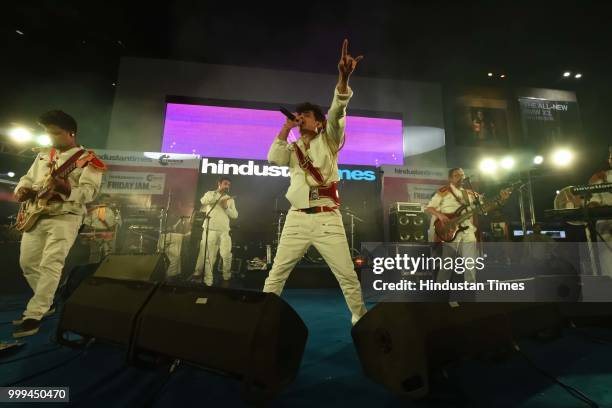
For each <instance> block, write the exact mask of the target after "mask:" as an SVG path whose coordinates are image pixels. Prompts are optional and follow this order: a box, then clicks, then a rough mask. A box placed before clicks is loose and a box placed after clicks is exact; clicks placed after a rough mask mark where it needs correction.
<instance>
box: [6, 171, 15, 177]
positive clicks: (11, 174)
mask: <svg viewBox="0 0 612 408" xmlns="http://www.w3.org/2000/svg"><path fill="white" fill-rule="evenodd" d="M6 175H7V176H9V177H11V178H13V177H15V173H14V172H12V171H9V172H8V173H6Z"/></svg>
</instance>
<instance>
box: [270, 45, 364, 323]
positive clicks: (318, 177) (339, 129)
mask: <svg viewBox="0 0 612 408" xmlns="http://www.w3.org/2000/svg"><path fill="white" fill-rule="evenodd" d="M347 48H348V40H344V43H343V45H342V54H341V57H340V61H339V63H338V71H339V78H338V83H337V85H336V88H335V92H334V98H333V101H332V104H331V107H330V109H329V111H328V113H327V119H326V118H325V115H324V114H323V112H322V111H321V108H319V107H318V106H316V105H313V104H310V103H304V104H302V105H300V106H298V107H297V109H296V111H297V112H296V118H295V120H291V119H287V121H286V122H285V124H284V125H283V127H282V128H281V131H280V133H279V134H278V136H277V137H276V139H275V140H274V142H273V143H272V146H271V147H270V150H269V152H268V161H269V162H271V163H273V164H277V165H280V166H289V170H290V174H291V184H290V186H289V190H288V191H287V194H286V197H287V199H288V200H289V202H290V203H291V209H290V211H289V213H288V214H287V217H286V220H285V225H284V228H283V232H282V235H281V239H280V242H279V245H278V249H277V252H276V257H275V258H274V264H273V265H272V269H271V270H270V273H269V275H268V278H267V279H266V282H265V285H264V289H263V290H264V292H273V293H276V294H277V295H280V294H281V292H282V290H283V287H284V285H285V281H286V280H287V278H288V277H289V274H290V273H291V271H292V270H293V267H294V266H295V264H296V263H297V262H298V261H299V260H300V259H301V258H302V256H303V255H304V253H305V252H306V251H307V250H308V248H309V247H310V246H311V245H314V246H315V248H316V249H317V250H318V251H319V253H320V254H321V255H322V256H323V258H324V259H325V261H326V262H327V264H328V265H329V267H330V269H331V270H332V272H333V273H334V275H335V276H336V279H338V283H339V284H340V288H341V289H342V292H343V294H344V298H345V299H346V303H347V305H348V308H349V309H350V312H351V314H352V318H351V320H352V323H353V324H355V323H356V322H357V321H358V320H359V319H360V318H361V317H362V316H363V315H364V314H365V313H366V308H365V306H364V303H363V298H362V295H361V287H360V284H359V280H358V279H357V274H356V272H355V270H354V265H353V261H352V258H351V254H350V252H349V247H348V242H347V239H346V234H345V231H344V226H343V224H342V216H341V214H340V212H339V211H338V206H339V203H340V199H339V195H338V189H337V187H338V186H337V184H338V180H339V177H338V152H339V151H340V149H341V148H342V145H343V144H344V127H345V116H346V107H347V104H348V101H349V99H350V98H351V96H352V95H353V91H352V90H351V88H350V87H349V85H348V82H349V77H350V75H351V74H352V73H353V72H354V70H355V67H356V66H357V63H358V62H359V61H360V60H361V59H362V58H363V56H359V57H356V58H353V57H352V56H351V55H349V53H348V51H347ZM295 127H299V132H300V136H301V137H300V139H299V140H298V141H297V142H296V143H292V144H288V143H287V137H288V135H289V132H290V131H291V129H293V128H295Z"/></svg>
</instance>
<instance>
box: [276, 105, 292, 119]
mask: <svg viewBox="0 0 612 408" xmlns="http://www.w3.org/2000/svg"><path fill="white" fill-rule="evenodd" d="M279 110H280V111H281V112H282V114H283V115H285V116H286V117H287V118H288V119H290V120H295V115H294V114H293V113H291V112H289V110H288V109H285V108H283V107H281V108H280V109H279Z"/></svg>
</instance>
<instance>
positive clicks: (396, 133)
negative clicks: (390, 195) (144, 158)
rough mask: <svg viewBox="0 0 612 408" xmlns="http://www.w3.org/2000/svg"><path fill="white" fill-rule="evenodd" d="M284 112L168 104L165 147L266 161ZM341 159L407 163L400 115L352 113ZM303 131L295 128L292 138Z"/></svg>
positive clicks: (169, 150)
mask: <svg viewBox="0 0 612 408" xmlns="http://www.w3.org/2000/svg"><path fill="white" fill-rule="evenodd" d="M284 121H285V117H284V116H283V114H282V113H280V112H278V111H274V110H263V109H246V108H229V107H221V106H208V105H191V104H178V103H168V104H167V106H166V120H165V123H164V135H163V139H162V149H161V150H162V152H164V153H188V154H190V153H191V154H199V155H201V156H203V157H227V158H233V159H251V160H266V159H267V156H268V149H269V148H270V144H271V143H272V141H273V140H274V138H275V137H276V135H277V134H278V131H279V130H280V127H281V125H282V123H284ZM346 135H347V138H346V142H345V145H344V148H343V149H342V150H341V151H340V156H339V163H341V164H354V165H368V166H380V165H403V164H404V148H403V135H402V121H401V120H400V119H383V118H370V117H361V116H350V115H349V116H348V117H347V119H346ZM296 136H299V133H298V132H297V131H293V133H292V134H291V135H290V137H289V140H290V141H294V140H295V138H296Z"/></svg>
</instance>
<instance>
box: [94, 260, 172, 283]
mask: <svg viewBox="0 0 612 408" xmlns="http://www.w3.org/2000/svg"><path fill="white" fill-rule="evenodd" d="M166 267H167V262H166V259H165V255H164V254H111V255H109V256H107V257H106V258H104V260H103V261H102V262H101V263H100V266H99V267H98V269H97V270H96V272H95V274H94V276H96V277H98V278H111V279H127V280H136V281H151V282H158V281H163V280H164V279H165V277H166Z"/></svg>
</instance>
